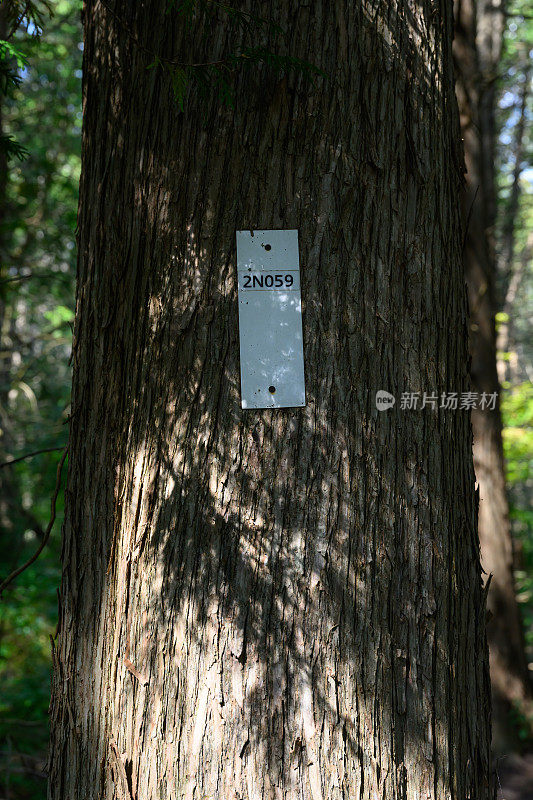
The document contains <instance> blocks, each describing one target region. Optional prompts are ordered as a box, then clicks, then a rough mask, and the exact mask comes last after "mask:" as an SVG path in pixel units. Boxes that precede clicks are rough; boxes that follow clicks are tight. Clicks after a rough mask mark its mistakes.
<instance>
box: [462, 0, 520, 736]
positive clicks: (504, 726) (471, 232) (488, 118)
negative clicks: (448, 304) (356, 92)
mask: <svg viewBox="0 0 533 800" xmlns="http://www.w3.org/2000/svg"><path fill="white" fill-rule="evenodd" d="M488 5H489V4H487V3H485V2H484V1H483V2H481V1H480V2H478V1H477V0H461V1H460V2H456V5H455V12H456V37H455V43H454V55H455V60H456V65H457V75H458V81H457V94H458V100H459V110H460V114H461V128H462V133H463V138H464V148H465V160H466V166H467V176H466V187H465V192H464V194H463V217H464V219H465V223H466V226H467V229H466V235H465V241H464V250H463V260H464V269H465V275H466V280H467V284H468V296H469V305H470V350H471V355H472V365H471V375H472V383H473V388H474V390H475V391H477V392H478V393H480V394H481V393H483V392H485V393H486V394H487V395H491V394H493V393H494V392H496V393H497V394H498V398H499V392H500V385H499V381H498V373H497V361H496V327H495V316H496V308H497V301H496V290H495V282H496V260H495V253H494V242H493V230H494V220H495V207H496V201H495V176H494V162H495V151H496V140H495V135H496V134H495V130H496V128H495V103H496V95H495V76H496V71H497V68H498V62H499V58H500V53H501V43H502V37H503V28H504V16H503V14H502V13H496V14H495V13H494V10H490V8H488ZM472 427H473V432H474V466H475V471H476V478H477V481H478V483H479V496H480V504H479V521H478V525H479V538H480V543H481V562H482V566H483V569H484V571H485V572H486V573H487V575H490V576H491V581H490V587H489V591H488V608H489V610H490V614H491V620H490V623H489V624H488V626H487V633H488V639H489V649H490V671H491V682H492V696H493V746H494V749H495V750H496V751H497V752H499V751H505V750H509V749H515V748H516V746H517V745H518V740H517V731H516V729H515V723H514V721H513V717H512V714H511V711H512V710H513V709H514V710H520V711H522V712H523V711H524V710H525V709H526V708H527V706H528V704H529V702H530V697H531V695H530V686H529V676H528V668H527V662H526V657H525V649H524V639H523V631H522V623H521V619H520V613H519V609H518V604H517V602H516V593H515V584H514V576H513V544H512V539H511V530H510V524H509V508H508V502H507V495H506V487H505V470H504V460H503V445H502V423H501V414H500V407H499V402H497V403H496V406H495V408H494V409H490V408H485V409H480V408H479V407H477V408H476V409H474V410H473V412H472Z"/></svg>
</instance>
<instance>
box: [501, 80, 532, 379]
mask: <svg viewBox="0 0 533 800" xmlns="http://www.w3.org/2000/svg"><path fill="white" fill-rule="evenodd" d="M530 76H531V69H530V67H529V64H528V65H527V66H526V69H525V70H524V84H523V86H522V92H521V96H520V117H519V118H518V122H517V124H516V128H515V139H514V169H513V183H512V186H511V196H510V198H509V203H508V205H507V208H506V210H505V222H504V225H503V227H502V249H501V257H500V262H501V264H500V273H501V275H502V277H503V279H504V291H505V301H504V304H503V313H504V315H505V317H504V319H503V321H502V322H501V324H500V326H499V329H498V340H497V351H498V352H499V353H507V352H509V345H510V342H511V341H512V328H513V320H512V312H513V306H514V301H515V298H516V294H517V292H518V288H519V286H520V283H521V281H522V276H523V261H522V260H520V261H519V262H518V264H517V265H516V268H515V269H513V257H514V241H515V230H516V218H517V215H518V210H519V201H520V178H521V176H522V162H523V159H524V138H525V131H526V116H527V104H528V99H529V92H530V83H531V77H530ZM508 366H509V361H506V360H504V359H502V358H499V359H498V377H499V380H500V383H502V382H503V381H505V380H507V379H508V374H507V372H508Z"/></svg>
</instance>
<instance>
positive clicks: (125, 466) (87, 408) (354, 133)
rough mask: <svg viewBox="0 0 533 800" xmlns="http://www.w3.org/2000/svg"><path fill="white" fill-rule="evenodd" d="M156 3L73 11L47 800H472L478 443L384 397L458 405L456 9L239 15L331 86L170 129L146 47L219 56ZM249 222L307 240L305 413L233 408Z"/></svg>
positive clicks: (483, 778)
mask: <svg viewBox="0 0 533 800" xmlns="http://www.w3.org/2000/svg"><path fill="white" fill-rule="evenodd" d="M166 5H167V4H166V2H163V0H158V1H156V0H151V2H146V3H144V4H142V5H141V4H139V3H134V2H125V3H123V4H121V5H120V6H118V7H117V8H118V9H120V15H124V19H127V20H128V22H127V25H126V24H123V23H122V22H121V17H120V15H119V16H117V14H113V13H111V12H110V11H109V10H108V8H107V3H106V4H105V5H104V4H102V3H101V2H98V3H93V2H88V3H87V5H86V9H85V50H84V97H85V99H84V130H83V169H82V180H81V205H80V212H79V231H80V234H79V270H78V297H77V321H76V328H75V342H74V385H73V412H72V425H71V438H70V452H69V477H68V488H67V492H66V506H67V507H66V521H65V526H64V544H63V554H62V559H63V583H62V592H61V596H62V615H61V624H60V633H59V639H58V642H57V645H56V649H55V655H54V662H55V669H54V689H53V700H52V708H51V719H52V741H51V752H50V759H51V761H50V780H49V786H50V788H49V797H50V798H52V799H53V800H82V798H83V800H104V799H106V800H107V799H110V798H128V800H130V799H131V800H163V799H164V800H168V798H171V797H172V798H180V799H181V798H187V799H188V800H192V798H194V800H197V799H198V798H224V799H225V798H228V799H232V798H235V799H236V798H242V800H244V799H245V798H246V800H252V798H253V799H254V800H259V798H275V799H276V800H277V799H278V798H279V799H281V798H284V800H296V798H298V799H299V800H341V798H343V799H344V800H346V798H358V799H359V800H370V799H371V798H372V799H374V798H378V797H380V798H390V799H391V800H392V798H398V800H400V799H403V800H415V798H417V799H420V800H421V798H424V800H437V798H438V799H439V800H443V798H454V799H455V800H465V799H466V798H471V800H488V798H492V790H491V788H490V775H489V760H490V729H489V693H490V689H489V682H488V662H487V653H486V644H485V606H484V597H483V593H482V586H481V576H480V566H479V548H478V539H477V533H476V510H475V496H474V474H473V466H472V456H471V431H470V422H469V419H468V415H467V414H466V413H465V412H460V411H445V410H444V409H441V408H440V407H438V403H437V407H436V408H432V407H431V404H430V405H428V406H427V407H426V408H424V409H423V410H417V411H408V410H402V409H401V408H400V402H399V398H400V394H401V392H403V391H413V392H416V391H418V392H426V393H431V394H433V393H435V394H437V395H438V396H439V397H440V393H441V392H445V391H461V390H463V389H465V388H466V386H467V368H466V365H467V343H466V337H467V329H466V325H467V319H466V298H465V296H464V283H463V274H462V265H461V252H460V247H461V231H460V227H461V226H460V213H459V207H458V200H457V198H458V193H459V187H460V185H461V180H462V158H461V154H460V141H459V127H458V118H457V111H456V102H455V97H454V89H453V75H452V56H451V40H452V29H453V19H452V15H451V10H450V9H449V6H448V4H442V5H441V6H439V7H438V9H437V8H432V10H431V12H430V11H429V10H427V11H423V10H422V8H423V7H422V6H421V5H417V6H416V8H415V9H414V10H413V6H412V5H408V4H405V3H403V2H389V3H387V4H382V5H379V6H378V5H376V6H374V7H370V6H368V5H366V4H361V3H356V4H352V3H347V4H343V3H342V2H338V3H337V4H336V6H335V8H334V9H333V8H331V7H329V6H325V5H323V4H322V3H320V2H313V3H311V4H308V5H307V6H302V5H299V4H297V5H295V4H292V3H288V2H286V1H285V0H283V2H277V3H275V4H274V5H271V4H267V3H263V4H259V6H257V4H256V6H257V7H256V6H254V12H255V13H257V14H262V15H263V16H269V15H272V18H273V19H274V20H276V22H277V23H279V24H281V25H282V26H283V27H284V28H285V29H286V31H287V36H286V41H287V43H288V44H287V47H288V48H289V52H290V54H291V55H292V56H295V57H298V58H303V59H306V60H307V61H313V62H316V61H318V62H319V64H320V65H321V66H322V67H323V68H324V69H325V70H326V71H327V73H328V79H327V81H325V82H322V81H320V82H319V84H318V86H317V87H315V88H313V87H312V86H311V85H310V84H309V83H307V82H306V81H305V80H303V78H302V76H301V75H300V76H296V75H294V74H292V75H289V76H287V77H280V76H275V75H274V74H272V73H271V72H269V71H267V70H265V69H264V68H262V67H255V68H253V69H252V70H249V71H247V72H245V73H243V74H242V75H241V76H240V77H239V78H238V79H237V83H236V90H235V109H234V110H232V109H229V108H222V107H221V106H220V103H219V102H218V100H217V98H216V97H215V93H214V91H212V92H211V93H210V95H209V97H207V98H205V99H198V98H197V97H196V96H192V97H191V98H190V99H188V100H187V101H186V102H185V112H184V113H182V114H181V113H179V111H178V108H177V104H176V102H175V101H174V100H173V98H172V95H171V92H170V89H169V86H168V85H167V80H166V78H165V77H164V76H162V75H161V73H160V72H158V71H157V70H154V69H152V70H147V69H146V67H147V65H148V64H149V63H150V61H153V57H152V56H151V55H149V54H148V53H146V52H145V49H144V48H146V49H153V50H155V51H156V52H157V53H158V54H160V55H163V56H166V57H168V58H171V59H172V58H173V59H179V60H180V61H183V62H187V63H190V62H196V63H198V62H201V63H203V62H205V61H216V60H217V59H219V58H220V57H221V56H222V54H223V53H227V52H228V48H230V47H231V40H232V36H231V35H230V33H229V32H228V26H227V24H224V23H221V22H216V21H214V20H213V19H212V18H208V19H207V20H205V19H204V18H196V17H194V18H193V20H192V22H191V23H190V24H189V25H187V26H186V25H185V24H184V22H183V20H182V19H181V18H180V17H179V16H176V14H165V9H166ZM117 13H118V11H117ZM237 36H238V34H235V35H234V37H233V38H236V37H237ZM255 38H256V42H255V43H258V42H259V43H263V40H264V43H265V44H268V41H267V38H268V37H267V34H266V33H265V32H263V33H259V32H256V34H255ZM233 45H234V46H235V47H237V48H238V46H239V43H238V41H237V42H235V41H234V42H233ZM270 46H271V47H274V46H275V47H277V46H278V45H272V44H271V45H270ZM255 228H264V229H270V228H291V229H292V228H297V229H298V230H299V243H300V254H301V269H302V295H303V302H304V339H305V363H306V381H307V398H308V403H307V406H306V407H305V408H303V409H281V410H265V411H243V410H242V409H241V407H240V396H239V362H238V352H239V346H238V328H237V298H236V256H235V230H236V229H252V230H253V229H255ZM380 388H384V389H388V390H389V391H391V392H393V393H394V394H395V395H396V396H397V397H398V402H397V403H396V406H395V407H394V408H393V409H392V410H390V411H387V412H383V413H380V412H378V411H376V409H375V405H374V395H375V392H376V390H378V389H380Z"/></svg>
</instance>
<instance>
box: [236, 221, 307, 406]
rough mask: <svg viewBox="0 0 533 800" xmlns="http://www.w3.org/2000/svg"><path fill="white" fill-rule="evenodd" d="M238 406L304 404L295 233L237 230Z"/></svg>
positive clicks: (297, 258)
mask: <svg viewBox="0 0 533 800" xmlns="http://www.w3.org/2000/svg"><path fill="white" fill-rule="evenodd" d="M237 273H238V278H239V334H240V343H241V404H242V407H243V408H290V407H294V406H305V382H304V356H303V340H302V301H301V295H300V263H299V257H298V231H237Z"/></svg>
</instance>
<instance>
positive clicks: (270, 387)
mask: <svg viewBox="0 0 533 800" xmlns="http://www.w3.org/2000/svg"><path fill="white" fill-rule="evenodd" d="M268 391H269V392H270V394H274V392H275V391H276V387H275V386H269V387H268Z"/></svg>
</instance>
